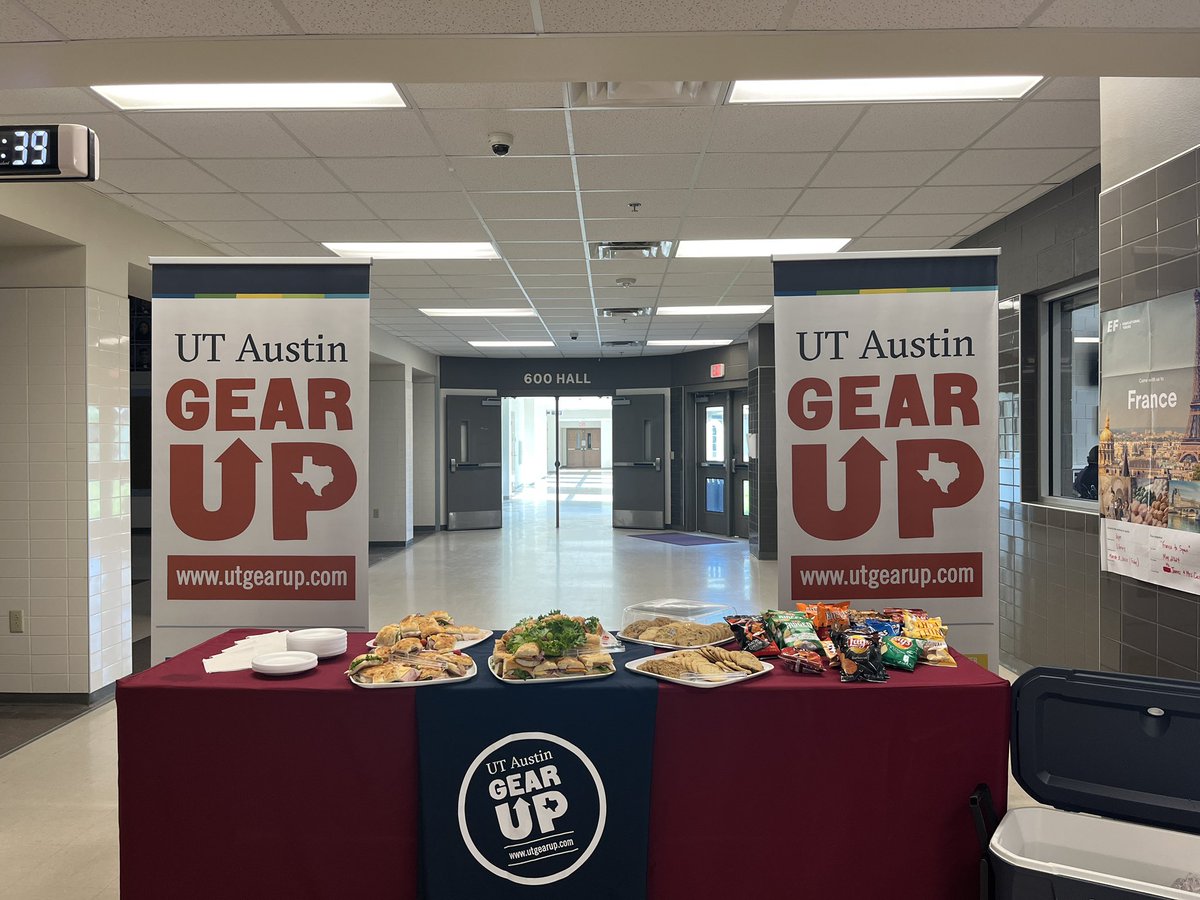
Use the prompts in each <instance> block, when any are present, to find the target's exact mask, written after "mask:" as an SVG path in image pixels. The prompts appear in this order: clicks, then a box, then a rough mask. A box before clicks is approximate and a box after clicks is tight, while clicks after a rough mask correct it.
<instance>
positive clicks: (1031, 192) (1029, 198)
mask: <svg viewBox="0 0 1200 900" xmlns="http://www.w3.org/2000/svg"><path fill="white" fill-rule="evenodd" d="M1056 187H1058V185H1057V184H1035V185H1034V186H1033V187H1031V188H1029V189H1028V190H1027V191H1025V192H1024V193H1023V194H1019V195H1018V196H1017V197H1016V198H1015V199H1013V200H1010V201H1008V202H1007V203H1005V204H1003V205H1001V206H1000V207H999V211H1000V212H1004V213H1009V212H1013V211H1015V210H1018V209H1020V208H1021V207H1022V206H1026V205H1027V204H1030V203H1032V202H1033V201H1034V200H1036V199H1037V198H1038V197H1040V196H1042V194H1045V193H1048V192H1050V191H1052V190H1054V189H1055V188H1056Z"/></svg>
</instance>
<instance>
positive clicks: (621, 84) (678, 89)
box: [571, 81, 725, 109]
mask: <svg viewBox="0 0 1200 900" xmlns="http://www.w3.org/2000/svg"><path fill="white" fill-rule="evenodd" d="M724 92H725V82H723V81H576V82H573V83H572V84H571V106H572V107H573V108H575V109H580V108H588V107H599V108H604V107H623V106H715V105H716V104H717V103H719V102H720V101H721V96H722V95H723V94H724Z"/></svg>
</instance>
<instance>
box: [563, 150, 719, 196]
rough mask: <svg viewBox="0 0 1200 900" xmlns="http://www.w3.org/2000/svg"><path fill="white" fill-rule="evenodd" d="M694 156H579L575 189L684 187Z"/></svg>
mask: <svg viewBox="0 0 1200 900" xmlns="http://www.w3.org/2000/svg"><path fill="white" fill-rule="evenodd" d="M697 158H698V155H692V154H687V155H683V154H681V155H670V156H668V155H666V154H663V155H660V156H583V157H580V158H579V187H580V189H581V190H584V191H611V190H636V189H639V188H651V189H653V188H661V189H672V188H688V187H691V184H692V171H693V170H694V168H695V165H696V160H697Z"/></svg>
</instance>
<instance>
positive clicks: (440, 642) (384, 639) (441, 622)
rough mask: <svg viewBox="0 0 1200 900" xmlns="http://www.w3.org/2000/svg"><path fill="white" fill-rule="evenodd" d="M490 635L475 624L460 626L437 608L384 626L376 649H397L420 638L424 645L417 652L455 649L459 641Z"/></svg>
mask: <svg viewBox="0 0 1200 900" xmlns="http://www.w3.org/2000/svg"><path fill="white" fill-rule="evenodd" d="M489 633H490V632H488V631H486V630H485V629H483V628H476V627H475V626H474V625H456V624H454V617H453V616H451V615H450V613H448V612H446V611H445V610H444V609H435V610H434V611H433V612H431V613H429V614H428V615H423V614H421V613H416V614H414V615H411V616H405V617H404V618H403V619H401V620H400V621H399V622H396V623H394V624H392V625H384V626H383V627H382V628H380V629H379V633H378V634H377V635H375V646H376V648H386V647H394V646H395V645H396V644H397V643H399V642H401V641H409V640H413V639H416V640H417V641H418V643H419V644H420V647H418V648H417V649H424V650H453V649H454V646H455V644H457V643H458V642H459V641H462V640H468V641H469V640H474V639H475V638H480V637H483V636H484V635H485V634H489Z"/></svg>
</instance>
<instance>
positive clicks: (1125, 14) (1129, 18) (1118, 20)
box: [1031, 0, 1200, 30]
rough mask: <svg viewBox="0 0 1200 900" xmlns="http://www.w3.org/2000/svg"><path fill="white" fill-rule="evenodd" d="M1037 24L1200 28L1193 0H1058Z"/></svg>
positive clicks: (1198, 8) (1199, 12)
mask: <svg viewBox="0 0 1200 900" xmlns="http://www.w3.org/2000/svg"><path fill="white" fill-rule="evenodd" d="M1031 24H1032V25H1034V26H1036V27H1038V28H1126V29H1132V30H1138V29H1143V28H1173V29H1183V28H1200V4H1197V3H1195V2H1193V0H1055V2H1054V3H1052V4H1051V5H1050V6H1049V7H1048V8H1047V9H1046V11H1045V12H1043V13H1042V14H1041V15H1040V16H1038V17H1037V18H1036V19H1034V20H1033V22H1032V23H1031Z"/></svg>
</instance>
